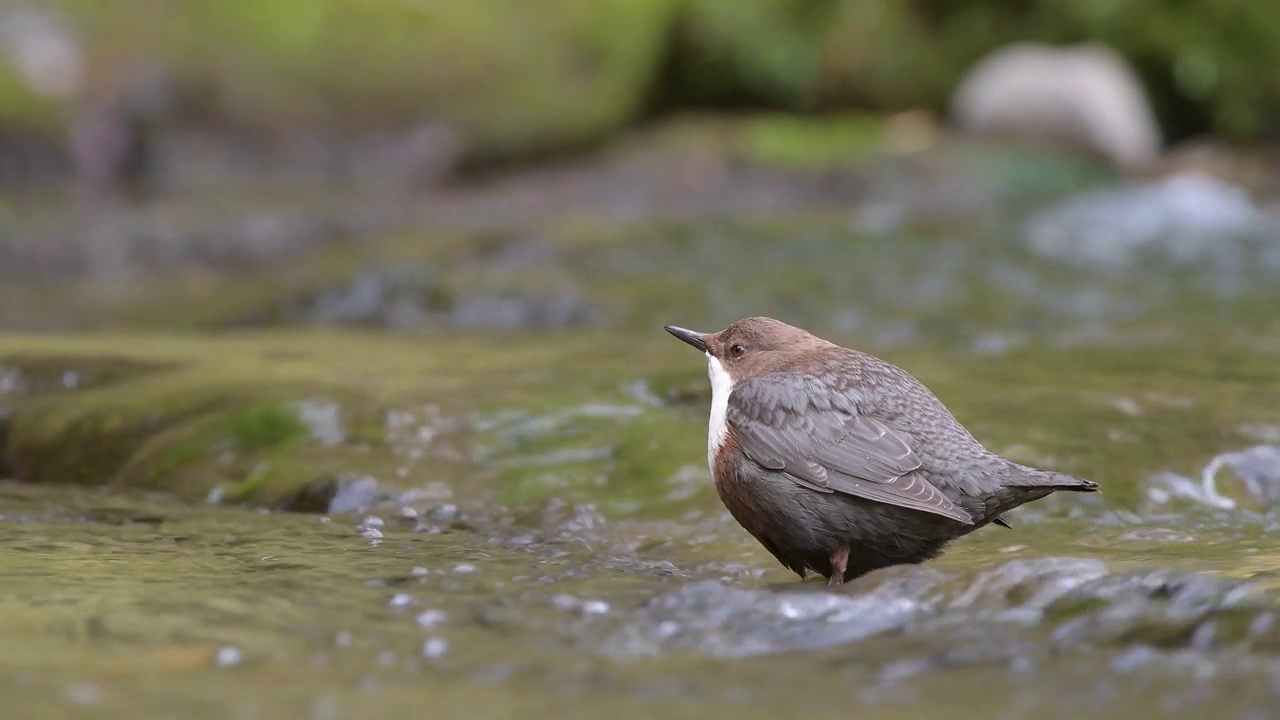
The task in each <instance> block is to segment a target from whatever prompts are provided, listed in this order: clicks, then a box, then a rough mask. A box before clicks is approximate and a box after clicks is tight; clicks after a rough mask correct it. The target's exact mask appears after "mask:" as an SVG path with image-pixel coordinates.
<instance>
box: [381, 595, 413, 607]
mask: <svg viewBox="0 0 1280 720" xmlns="http://www.w3.org/2000/svg"><path fill="white" fill-rule="evenodd" d="M387 604H388V605H390V606H391V607H393V608H404V607H409V606H410V605H412V604H413V596H412V595H410V594H408V593H396V594H395V595H392V596H391V600H389V601H388V603H387Z"/></svg>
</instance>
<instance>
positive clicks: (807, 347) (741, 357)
mask: <svg viewBox="0 0 1280 720" xmlns="http://www.w3.org/2000/svg"><path fill="white" fill-rule="evenodd" d="M666 330H667V332H669V333H671V334H672V335H674V336H676V337H677V338H680V339H681V340H683V341H685V342H687V343H689V344H690V345H692V346H693V347H695V348H697V349H699V350H702V351H703V352H705V353H706V354H707V357H708V358H712V359H715V360H717V361H719V364H720V366H721V367H723V368H724V369H725V371H727V372H728V373H729V375H730V376H731V377H732V378H733V382H734V384H737V383H740V382H742V381H744V380H748V379H750V378H753V377H758V376H760V375H767V374H769V373H771V372H777V371H779V370H781V369H783V368H785V367H787V366H788V365H790V364H792V363H793V362H795V361H797V360H799V359H802V358H804V357H805V356H806V355H807V354H808V353H809V352H812V351H813V350H817V349H819V348H822V347H828V346H830V345H831V343H828V342H827V341H825V340H823V339H821V338H819V337H816V336H814V335H812V334H810V333H809V332H807V331H805V330H801V329H800V328H798V327H793V326H791V325H788V324H786V323H784V322H781V321H779V320H774V319H773V318H767V317H751V318H746V319H744V320H739V321H737V322H735V323H733V324H732V325H730V326H729V327H726V328H725V329H723V330H721V331H720V332H714V333H703V332H697V331H695V330H687V329H685V328H682V327H676V326H675V325H668V326H666Z"/></svg>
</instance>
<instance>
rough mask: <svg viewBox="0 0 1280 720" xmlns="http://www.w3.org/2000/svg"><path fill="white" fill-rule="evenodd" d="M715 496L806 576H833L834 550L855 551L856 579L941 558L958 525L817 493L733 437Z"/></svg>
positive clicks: (850, 572) (718, 471)
mask: <svg viewBox="0 0 1280 720" xmlns="http://www.w3.org/2000/svg"><path fill="white" fill-rule="evenodd" d="M714 476H715V485H716V493H717V494H718V495H719V496H720V500H721V501H722V502H723V503H724V505H725V507H726V508H727V509H728V510H729V513H730V514H731V515H733V518H734V519H735V520H737V521H738V524H739V525H741V526H742V527H743V528H744V529H745V530H746V531H747V532H749V533H751V535H752V536H753V537H755V538H756V540H758V541H759V542H760V544H761V545H763V546H764V547H765V549H767V550H768V551H769V552H770V553H771V554H772V555H773V556H774V557H775V558H777V559H778V561H779V562H780V563H782V564H783V565H784V566H785V567H787V568H789V569H790V570H792V571H793V572H795V573H796V574H797V575H799V576H800V577H802V578H803V577H805V576H806V572H807V571H809V570H811V571H813V572H816V573H817V574H819V575H822V576H823V577H826V578H829V577H830V576H831V560H830V558H831V554H832V552H833V551H835V550H836V549H838V548H840V547H841V546H847V547H848V548H849V564H848V566H847V569H846V571H845V574H844V579H845V580H851V579H853V578H855V577H858V576H859V575H863V574H865V573H868V572H870V571H872V570H876V569H878V568H883V567H888V566H890V565H899V564H904V563H918V562H923V561H925V560H928V559H930V558H933V557H936V556H937V555H938V554H939V553H940V552H941V551H942V549H943V548H944V547H945V546H946V544H947V542H949V541H950V540H951V539H952V538H953V537H955V536H956V535H957V534H958V533H957V531H956V527H957V525H958V524H957V523H955V522H953V521H951V520H948V519H946V518H943V517H940V516H936V515H932V514H930V513H925V512H921V511H918V510H911V509H907V508H900V507H896V506H892V505H886V504H884V503H877V502H873V501H869V500H863V499H861V498H856V497H852V496H849V495H843V494H839V493H823V492H818V491H816V490H811V489H809V488H807V487H805V486H803V485H800V484H798V483H796V482H795V481H794V480H792V479H790V478H789V477H787V476H785V475H783V474H782V473H778V472H774V471H770V470H765V469H763V468H761V467H760V466H759V465H756V464H755V463H754V462H752V461H751V460H749V459H748V458H747V457H746V456H745V455H743V453H742V451H741V449H740V448H739V447H738V444H737V441H736V440H735V439H734V438H733V436H732V434H730V436H729V437H727V438H726V440H725V443H724V445H723V446H722V447H721V449H720V451H719V453H717V456H716V462H715V469H714Z"/></svg>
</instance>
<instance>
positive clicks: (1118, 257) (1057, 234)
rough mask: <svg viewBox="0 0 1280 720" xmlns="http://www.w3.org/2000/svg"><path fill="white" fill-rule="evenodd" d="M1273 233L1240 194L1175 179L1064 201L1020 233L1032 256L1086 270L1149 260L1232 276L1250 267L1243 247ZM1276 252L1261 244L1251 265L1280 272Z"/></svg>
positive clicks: (1204, 180)
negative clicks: (1151, 257)
mask: <svg viewBox="0 0 1280 720" xmlns="http://www.w3.org/2000/svg"><path fill="white" fill-rule="evenodd" d="M1276 225H1277V223H1276V220H1275V219H1274V218H1271V217H1269V216H1268V214H1267V213H1265V212H1263V211H1262V210H1260V209H1259V208H1258V207H1256V206H1255V205H1254V204H1253V202H1252V201H1251V200H1250V199H1249V196H1248V194H1247V193H1246V192H1245V191H1244V190H1242V189H1241V188H1239V187H1236V186H1234V185H1231V184H1228V183H1226V182H1223V181H1221V180H1217V179H1215V178H1212V177H1208V176H1204V175H1175V176H1173V177H1169V178H1166V179H1164V180H1159V181H1155V182H1147V183H1141V184H1134V185H1130V186H1121V187H1112V188H1101V189H1097V190H1091V191H1088V192H1085V193H1082V194H1079V195H1076V196H1074V197H1071V198H1068V199H1067V200H1065V201H1063V202H1061V203H1059V204H1057V205H1054V206H1052V207H1050V208H1048V209H1045V210H1042V211H1040V212H1038V213H1036V214H1035V215H1033V216H1032V217H1031V218H1030V219H1029V220H1028V222H1027V224H1026V227H1025V230H1024V232H1025V235H1026V238H1027V241H1028V243H1029V244H1030V246H1031V248H1032V249H1033V250H1034V251H1036V252H1037V253H1038V254H1040V255H1042V256H1044V257H1047V258H1051V259H1054V260H1064V261H1068V262H1070V263H1072V264H1077V265H1082V266H1086V267H1100V268H1125V267H1129V266H1131V265H1133V264H1134V263H1136V262H1139V261H1141V260H1142V259H1143V258H1144V257H1146V255H1145V254H1144V253H1151V254H1154V255H1155V256H1157V257H1160V258H1162V259H1165V260H1168V261H1172V262H1174V263H1178V264H1192V263H1205V264H1207V265H1209V266H1210V268H1212V269H1233V268H1238V267H1241V266H1243V265H1245V264H1246V263H1247V262H1248V256H1247V253H1246V249H1247V248H1246V243H1245V241H1247V240H1250V239H1258V240H1262V239H1263V236H1265V235H1267V234H1268V231H1269V230H1271V229H1273V228H1275V227H1276ZM1278 248H1280V246H1277V245H1276V244H1275V243H1265V244H1264V245H1263V247H1262V248H1261V256H1260V257H1258V258H1256V260H1261V261H1262V264H1263V265H1265V266H1267V267H1269V268H1271V269H1272V270H1280V249H1278ZM1255 264H1256V263H1255ZM1264 269H1265V268H1264Z"/></svg>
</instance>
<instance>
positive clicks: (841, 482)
mask: <svg viewBox="0 0 1280 720" xmlns="http://www.w3.org/2000/svg"><path fill="white" fill-rule="evenodd" d="M726 419H727V420H728V423H729V425H730V427H732V428H733V431H734V437H735V438H736V439H737V441H738V444H739V446H740V447H741V448H742V451H743V453H745V454H746V455H747V457H748V458H750V459H751V460H752V461H753V462H755V463H756V464H758V465H760V466H761V467H763V468H766V469H768V470H776V471H778V472H781V473H783V474H785V475H787V476H788V477H790V478H791V479H792V480H794V481H795V482H798V483H800V484H802V485H805V486H807V487H810V488H812V489H814V490H817V491H820V492H839V493H845V494H847V495H854V496H857V497H860V498H865V499H867V500H873V501H876V502H882V503H886V504H889V505H897V506H899V507H905V508H912V509H915V510H923V511H924V512H930V513H935V514H937V515H942V516H943V517H948V518H951V519H953V520H957V521H959V522H962V523H965V524H972V523H973V518H972V517H971V516H970V515H969V513H967V512H966V511H965V510H964V509H963V508H960V507H957V506H956V504H955V503H953V502H952V501H951V500H950V499H949V498H948V497H947V496H946V495H944V494H942V491H941V490H939V489H938V488H937V487H935V486H934V485H933V484H932V483H930V482H929V481H928V480H927V479H925V477H924V475H923V474H922V473H920V472H918V470H919V468H920V458H919V457H917V456H916V454H915V452H914V451H913V450H912V449H911V447H910V446H909V445H908V444H907V443H906V441H905V440H903V439H902V437H901V436H900V435H898V434H897V433H895V432H894V431H893V430H891V429H890V428H888V427H886V426H885V425H884V424H883V423H880V422H878V421H877V420H875V419H874V418H870V417H867V416H866V415H863V414H860V413H859V412H858V410H857V406H856V404H855V402H854V400H853V399H852V398H850V397H849V396H846V395H844V394H841V393H835V392H832V391H831V390H830V389H829V387H828V386H826V385H824V384H823V383H821V382H820V381H819V380H818V379H817V378H815V377H813V376H811V375H807V374H800V373H774V374H771V375H765V376H762V377H758V378H753V379H751V380H747V381H746V382H743V383H742V384H740V385H738V386H737V387H735V388H734V389H733V392H732V393H731V394H730V395H729V407H728V413H727V416H726Z"/></svg>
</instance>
